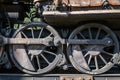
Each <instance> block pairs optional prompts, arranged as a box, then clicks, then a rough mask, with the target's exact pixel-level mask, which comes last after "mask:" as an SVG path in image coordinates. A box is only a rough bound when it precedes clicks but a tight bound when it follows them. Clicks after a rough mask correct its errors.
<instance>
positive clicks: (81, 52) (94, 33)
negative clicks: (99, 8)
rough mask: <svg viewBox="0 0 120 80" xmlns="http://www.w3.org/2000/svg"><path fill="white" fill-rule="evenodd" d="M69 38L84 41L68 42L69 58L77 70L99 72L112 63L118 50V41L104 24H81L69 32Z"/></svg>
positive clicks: (91, 72)
mask: <svg viewBox="0 0 120 80" xmlns="http://www.w3.org/2000/svg"><path fill="white" fill-rule="evenodd" d="M69 39H73V40H80V41H83V42H84V43H85V44H83V43H82V42H81V44H68V56H69V59H70V61H71V63H72V64H73V66H74V67H75V68H76V69H77V70H78V71H82V72H84V73H88V74H100V73H104V72H106V71H108V70H109V69H110V68H111V67H112V66H113V65H114V62H113V60H114V57H115V56H116V54H118V52H119V43H118V40H117V37H116V35H115V34H114V33H113V31H112V30H110V29H109V28H108V27H106V26H105V25H102V24H97V23H89V24H85V25H82V26H80V27H78V28H77V29H75V30H74V31H73V32H72V33H71V35H70V37H69ZM85 41H86V42H85ZM87 41H88V42H87ZM93 41H94V42H93ZM99 41H101V42H99ZM103 43H104V44H103Z"/></svg>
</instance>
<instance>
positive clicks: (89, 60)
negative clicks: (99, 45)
mask: <svg viewBox="0 0 120 80" xmlns="http://www.w3.org/2000/svg"><path fill="white" fill-rule="evenodd" d="M91 59H92V55H90V57H89V59H88V65H89V64H90V62H91Z"/></svg>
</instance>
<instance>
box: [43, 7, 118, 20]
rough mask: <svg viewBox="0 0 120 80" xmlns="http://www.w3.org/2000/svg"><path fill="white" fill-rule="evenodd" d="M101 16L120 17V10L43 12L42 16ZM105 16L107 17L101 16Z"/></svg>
mask: <svg viewBox="0 0 120 80" xmlns="http://www.w3.org/2000/svg"><path fill="white" fill-rule="evenodd" d="M90 14H92V15H95V16H96V15H100V16H101V15H102V16H104V17H107V16H111V15H113V14H114V15H113V16H115V15H116V16H117V15H120V10H119V9H118V10H84V11H45V12H43V16H55V17H57V16H63V17H68V16H72V17H73V16H77V17H82V18H84V17H85V16H87V15H90ZM103 14H107V15H103Z"/></svg>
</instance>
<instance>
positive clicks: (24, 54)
mask: <svg viewBox="0 0 120 80" xmlns="http://www.w3.org/2000/svg"><path fill="white" fill-rule="evenodd" d="M51 37H58V38H59V35H58V33H57V32H56V31H55V30H54V29H53V28H52V27H51V26H49V25H47V24H45V23H29V24H25V25H24V26H23V27H21V28H19V29H18V30H17V31H16V32H15V34H14V35H13V38H21V39H23V38H26V39H27V38H33V39H38V38H42V39H43V38H51ZM10 51H11V53H10V56H11V58H12V60H13V62H14V64H15V66H17V68H19V69H20V70H21V71H23V72H25V73H29V74H43V73H46V72H48V71H51V70H52V69H53V68H55V67H56V65H57V64H58V62H59V59H60V58H61V54H60V47H55V46H46V45H43V44H39V45H33V44H28V45H23V44H21V45H18V44H17V45H12V46H11V47H10Z"/></svg>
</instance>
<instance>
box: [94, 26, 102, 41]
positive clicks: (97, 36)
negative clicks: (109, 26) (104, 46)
mask: <svg viewBox="0 0 120 80" xmlns="http://www.w3.org/2000/svg"><path fill="white" fill-rule="evenodd" d="M100 31H101V28H99V29H98V31H97V35H96V38H95V39H98V38H99V35H100Z"/></svg>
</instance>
